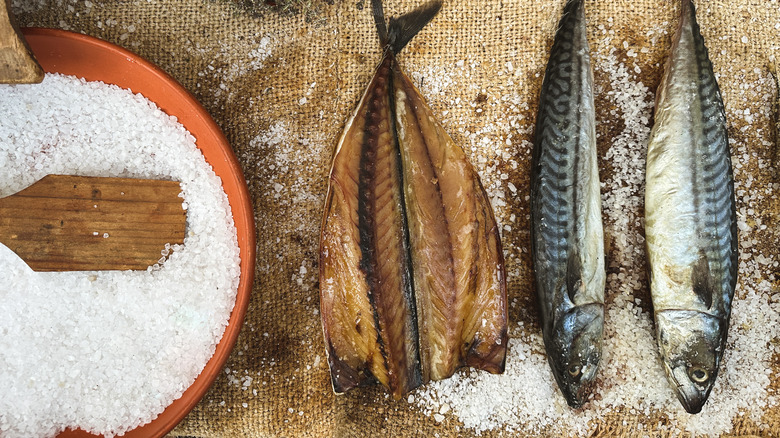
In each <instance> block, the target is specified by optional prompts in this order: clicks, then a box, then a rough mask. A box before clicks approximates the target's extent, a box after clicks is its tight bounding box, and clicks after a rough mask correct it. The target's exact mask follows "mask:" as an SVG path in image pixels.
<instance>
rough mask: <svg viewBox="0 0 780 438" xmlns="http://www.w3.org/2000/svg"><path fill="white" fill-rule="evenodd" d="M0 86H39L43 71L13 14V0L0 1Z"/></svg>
mask: <svg viewBox="0 0 780 438" xmlns="http://www.w3.org/2000/svg"><path fill="white" fill-rule="evenodd" d="M0 3H5V7H4V8H3V7H1V6H0V84H37V83H39V82H41V81H43V69H42V68H41V66H40V65H39V64H38V61H36V60H35V57H34V56H33V53H32V51H31V50H30V47H29V46H28V45H27V41H25V40H24V37H22V34H21V32H19V28H18V27H17V26H16V23H15V22H14V18H13V15H12V14H11V0H5V1H3V0H0Z"/></svg>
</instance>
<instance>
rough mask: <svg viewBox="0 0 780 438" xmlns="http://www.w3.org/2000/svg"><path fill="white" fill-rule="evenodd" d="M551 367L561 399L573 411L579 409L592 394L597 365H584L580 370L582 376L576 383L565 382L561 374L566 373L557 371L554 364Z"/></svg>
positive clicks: (560, 370) (563, 370)
mask: <svg viewBox="0 0 780 438" xmlns="http://www.w3.org/2000/svg"><path fill="white" fill-rule="evenodd" d="M551 365H552V368H553V375H554V376H555V380H556V381H557V383H558V388H560V390H561V393H562V394H563V397H564V398H565V399H566V403H567V404H568V405H569V406H570V407H572V408H574V409H579V408H581V407H582V406H583V405H584V404H585V403H586V402H587V401H588V398H589V397H590V395H591V394H592V392H593V387H594V386H595V377H596V371H597V370H598V363H596V364H589V365H585V366H584V367H583V370H582V376H581V377H580V379H579V381H576V382H575V381H570V380H569V381H567V379H566V378H564V377H563V373H566V372H567V371H566V370H565V369H558V368H557V367H556V365H555V364H551Z"/></svg>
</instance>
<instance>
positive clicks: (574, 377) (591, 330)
mask: <svg viewBox="0 0 780 438" xmlns="http://www.w3.org/2000/svg"><path fill="white" fill-rule="evenodd" d="M603 328H604V305H603V304H599V303H592V304H585V305H581V306H575V307H572V308H570V309H569V310H567V311H565V312H564V313H563V314H562V315H561V317H559V318H557V320H556V321H555V325H554V327H553V330H552V333H551V336H549V337H547V336H546V337H545V349H546V351H547V360H548V361H549V362H550V367H551V368H552V371H553V375H554V376H555V380H556V381H557V382H558V387H559V388H560V389H561V392H562V393H563V395H564V397H565V398H566V402H567V403H568V404H569V406H571V407H573V408H579V407H581V406H582V404H583V403H584V402H585V400H586V399H587V398H588V396H589V395H590V393H591V387H592V386H593V383H594V378H595V376H596V370H597V369H598V366H599V361H600V360H601V339H602V332H603Z"/></svg>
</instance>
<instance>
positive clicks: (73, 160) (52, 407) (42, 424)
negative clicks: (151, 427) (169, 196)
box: [0, 74, 239, 437]
mask: <svg viewBox="0 0 780 438" xmlns="http://www.w3.org/2000/svg"><path fill="white" fill-rule="evenodd" d="M0 113H2V114H3V117H2V118H0V175H2V177H0V196H8V195H10V194H13V193H15V192H17V191H19V190H21V189H23V188H24V187H27V186H29V185H31V184H32V183H33V182H35V181H37V180H38V179H40V178H42V177H43V176H45V175H46V174H51V173H58V174H77V175H86V176H111V177H136V178H162V179H173V180H178V181H181V186H182V191H183V194H184V196H183V197H184V200H185V202H186V203H187V205H188V208H187V227H188V235H187V237H186V238H185V240H184V245H174V246H173V247H168V248H169V249H172V250H173V251H172V253H171V254H170V257H169V258H168V259H167V260H166V261H165V262H164V264H162V265H158V266H154V267H150V268H149V269H147V270H146V271H105V272H58V273H49V272H45V273H36V272H33V271H32V270H31V269H30V268H29V267H28V266H27V265H26V264H24V262H22V261H21V259H19V258H18V257H17V256H16V255H15V254H14V253H13V252H11V251H10V250H9V249H8V248H6V247H5V246H2V245H0V264H2V266H3V269H2V270H0V284H3V285H4V287H3V288H2V289H0V315H1V316H0V388H2V391H1V392H0V435H2V436H4V437H47V436H54V435H56V434H57V433H59V432H60V431H62V430H64V429H65V428H68V427H73V428H76V427H78V428H81V429H84V430H86V431H89V432H92V433H96V434H103V435H105V436H113V435H117V434H119V435H121V434H123V433H124V432H126V431H128V430H131V429H134V428H136V427H137V426H140V425H142V424H145V423H148V422H150V421H152V420H153V419H154V418H155V417H157V415H159V414H160V413H161V412H162V411H163V410H164V409H165V408H166V407H167V406H168V405H169V404H170V403H171V402H173V400H175V399H177V398H179V397H181V395H182V393H183V391H184V390H186V389H187V388H188V387H189V386H190V385H191V384H192V382H193V381H194V380H195V378H196V377H197V375H198V374H199V373H200V372H201V370H202V369H203V367H204V366H205V364H206V362H207V361H208V360H209V359H210V358H211V356H212V354H213V353H214V350H215V348H216V345H217V343H218V342H219V340H220V339H221V337H222V334H223V332H224V330H225V327H226V325H227V322H228V319H229V316H230V313H231V311H232V309H233V305H234V303H235V299H236V292H237V287H238V280H239V254H238V246H237V239H236V230H235V227H234V224H233V219H232V215H231V210H230V205H229V204H228V200H227V196H226V195H225V193H224V191H223V190H222V187H221V185H222V184H221V180H220V178H219V177H218V176H216V175H215V174H214V172H213V171H212V169H211V166H210V165H209V164H208V163H206V161H205V159H204V157H203V155H202V154H201V152H200V151H199V150H198V149H197V147H196V146H195V139H194V138H193V137H192V135H191V134H190V133H189V132H187V131H186V129H184V127H183V126H181V125H180V124H179V123H177V122H176V121H175V118H174V117H170V116H168V115H167V114H165V113H163V112H162V111H161V110H160V109H159V108H157V106H156V105H154V104H153V103H152V102H150V101H149V100H147V99H146V98H144V97H143V96H141V95H138V94H133V93H131V92H130V91H128V90H122V89H120V88H118V87H116V86H111V85H106V84H103V83H99V82H86V81H84V80H80V79H76V78H74V77H68V76H61V75H56V74H47V75H46V78H45V80H44V82H43V83H42V84H39V85H16V86H11V85H1V86H0ZM106 237H107V236H106Z"/></svg>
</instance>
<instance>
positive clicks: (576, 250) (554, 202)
mask: <svg viewBox="0 0 780 438" xmlns="http://www.w3.org/2000/svg"><path fill="white" fill-rule="evenodd" d="M588 51H589V47H588V42H587V38H586V28H585V13H584V5H583V2H582V0H570V1H569V2H567V3H566V5H565V7H564V11H563V16H562V18H561V20H560V24H559V26H558V30H557V31H556V35H555V39H554V43H553V46H552V49H551V52H550V59H549V61H548V64H547V70H546V72H545V77H544V81H543V84H542V91H541V94H540V99H539V110H538V114H537V121H536V130H535V134H534V151H533V157H532V160H533V162H532V166H531V247H532V254H533V265H534V274H535V278H536V280H535V281H536V291H537V298H538V304H539V310H540V314H541V323H542V334H543V338H544V344H545V350H546V353H547V359H548V362H549V364H550V367H551V369H552V372H553V375H554V376H555V379H556V381H557V383H558V387H559V388H560V389H561V392H562V393H563V395H564V397H565V398H566V401H567V403H568V404H569V405H570V406H571V407H574V408H579V407H580V406H582V404H583V403H584V401H585V400H586V399H587V398H588V396H589V395H590V392H591V389H592V386H593V384H594V377H595V375H596V371H597V369H598V365H599V361H600V359H601V346H602V334H603V326H604V287H605V283H606V274H605V268H604V233H603V227H602V223H601V192H600V185H599V176H598V163H597V151H596V130H595V124H596V122H595V109H594V103H593V72H592V68H591V64H590V56H589V54H588Z"/></svg>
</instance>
